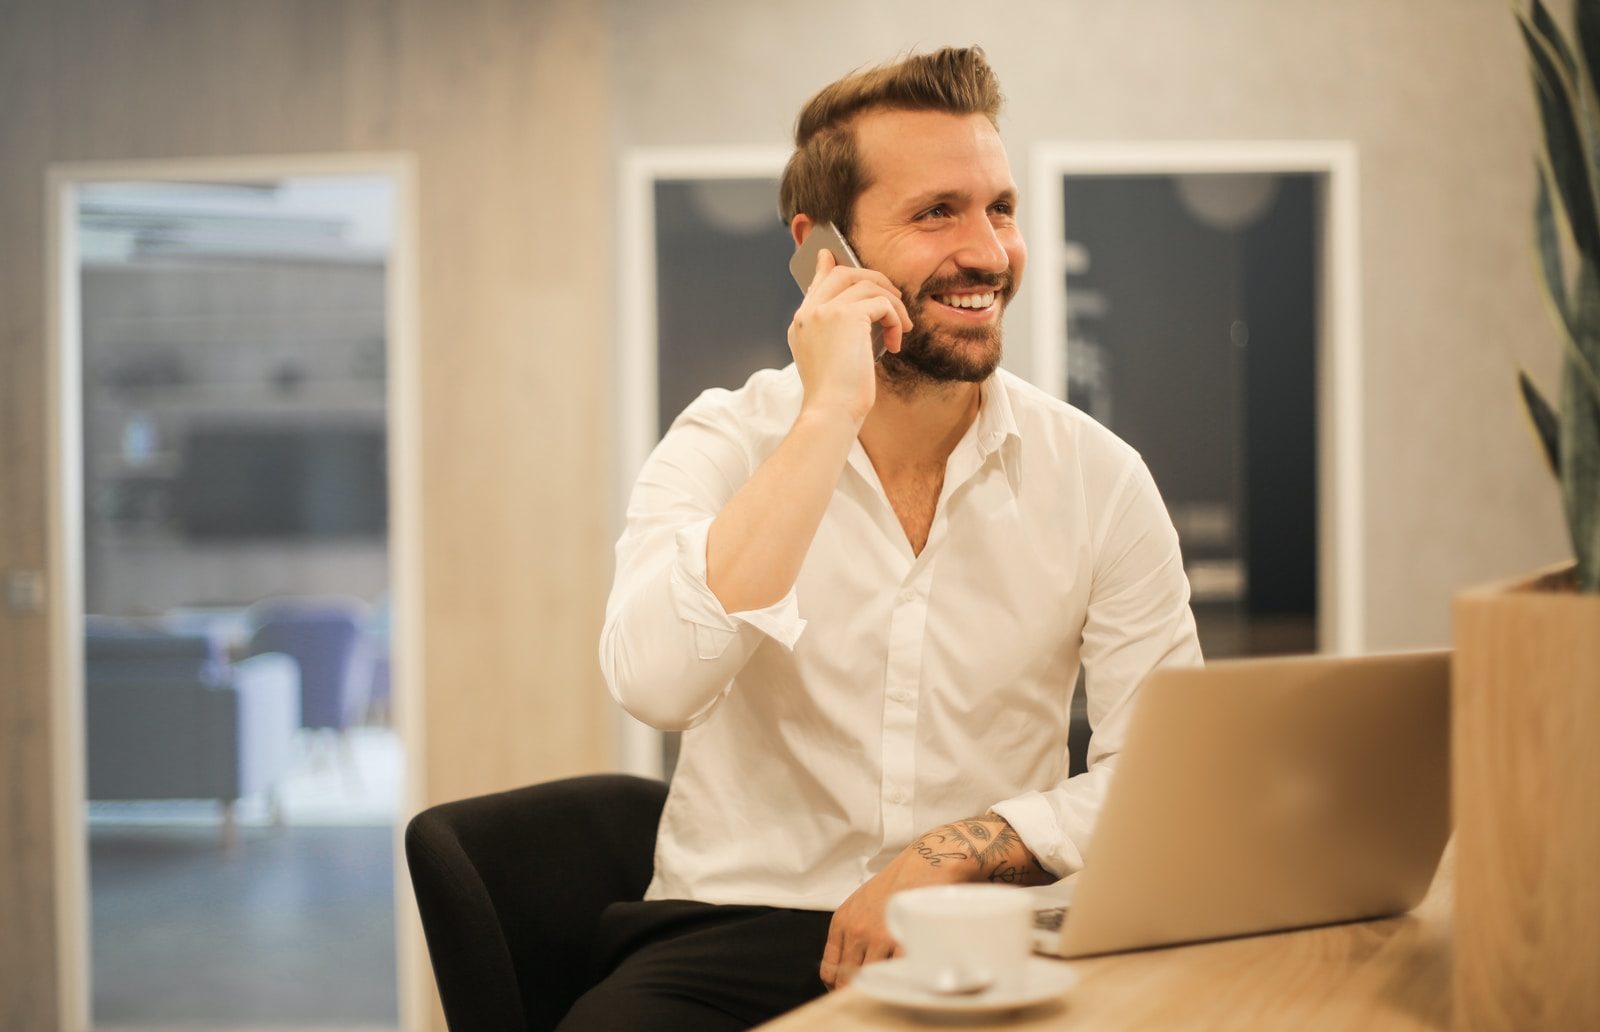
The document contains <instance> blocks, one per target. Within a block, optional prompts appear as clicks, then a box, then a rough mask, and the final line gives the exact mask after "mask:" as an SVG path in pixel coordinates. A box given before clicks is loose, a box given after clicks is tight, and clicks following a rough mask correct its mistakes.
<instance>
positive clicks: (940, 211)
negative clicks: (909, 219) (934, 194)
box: [917, 204, 950, 219]
mask: <svg viewBox="0 0 1600 1032" xmlns="http://www.w3.org/2000/svg"><path fill="white" fill-rule="evenodd" d="M949 214H950V206H949V205H947V204H935V205H934V206H933V207H931V208H929V209H928V210H927V211H925V212H923V213H922V214H921V215H919V216H917V217H918V218H921V219H942V218H945V217H946V216H948V215H949Z"/></svg>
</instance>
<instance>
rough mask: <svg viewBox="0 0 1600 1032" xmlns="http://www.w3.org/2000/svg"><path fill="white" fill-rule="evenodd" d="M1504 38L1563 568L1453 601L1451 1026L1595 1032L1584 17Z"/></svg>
mask: <svg viewBox="0 0 1600 1032" xmlns="http://www.w3.org/2000/svg"><path fill="white" fill-rule="evenodd" d="M1517 24H1518V28H1519V30H1520V32H1521V34H1522V39H1523V42H1524V44H1525V45H1526V49H1527V53H1528V58H1529V68H1530V72H1531V75H1532V79H1533V85H1534V95H1535V99H1536V101H1537V104H1538V109H1539V116H1540V120H1541V122H1542V125H1543V128H1544V148H1543V152H1542V154H1541V155H1540V161H1539V163H1538V188H1537V192H1536V198H1535V204H1534V237H1535V241H1536V251H1537V256H1538V260H1539V265H1540V270H1541V273H1542V276H1541V281H1542V283H1543V286H1544V288H1545V295H1546V297H1547V299H1548V301H1549V303H1550V308H1551V311H1552V314H1553V316H1554V319H1555V322H1556V328H1557V332H1558V335H1559V337H1560V339H1561V348H1562V356H1561V385H1560V394H1559V396H1558V402H1559V403H1558V404H1557V405H1554V406H1553V405H1551V404H1550V403H1549V402H1547V401H1546V400H1545V398H1544V396H1543V395H1542V394H1541V393H1540V392H1539V390H1538V389H1537V388H1536V387H1535V386H1534V384H1533V382H1532V380H1531V379H1529V377H1528V376H1527V374H1526V373H1519V376H1518V383H1519V386H1520V388H1521V393H1522V399H1523V403H1524V405H1525V406H1526V408H1527V412H1528V415H1529V417H1530V419H1531V422H1532V424H1533V426H1534V429H1535V431H1536V433H1537V437H1538V440H1539V443H1540V446H1541V447H1542V449H1543V452H1544V456H1545V458H1546V459H1547V460H1548V462H1549V464H1550V468H1551V469H1552V470H1553V471H1554V473H1555V475H1556V479H1557V480H1558V481H1559V483H1560V490H1561V499H1562V507H1563V510H1564V512H1565V515H1566V522H1567V528H1568V531H1569V532H1570V534H1571V537H1572V547H1573V552H1574V554H1575V561H1574V562H1572V563H1564V564H1562V565H1560V566H1558V567H1553V568H1551V569H1548V570H1543V571H1540V572H1538V573H1536V574H1534V575H1531V576H1528V577H1524V578H1521V579H1519V580H1516V581H1511V582H1508V583H1504V584H1498V585H1492V586H1489V587H1486V588H1481V589H1476V590H1471V591H1466V592H1463V593H1461V594H1459V595H1457V597H1456V599H1455V604H1454V621H1453V622H1454V637H1455V647H1456V655H1455V673H1454V699H1453V703H1454V704H1453V709H1452V721H1453V725H1454V726H1453V735H1452V746H1453V752H1454V772H1453V793H1454V800H1455V810H1456V814H1455V816H1456V876H1455V877H1456V883H1455V884H1456V913H1455V955H1454V962H1455V970H1454V993H1453V996H1454V1019H1455V1025H1456V1027H1457V1028H1460V1029H1474V1030H1476V1029H1507V1030H1510V1029H1516V1030H1524V1029H1579V1028H1591V1029H1600V96H1597V93H1596V88H1595V78H1594V72H1595V70H1596V69H1600V0H1577V11H1576V19H1575V24H1576V30H1577V31H1576V36H1577V40H1578V49H1577V50H1576V51H1575V50H1574V49H1573V47H1572V46H1571V45H1570V43H1569V42H1568V39H1567V37H1566V35H1565V34H1564V33H1563V32H1562V30H1561V28H1560V27H1559V26H1558V25H1557V24H1556V22H1555V20H1554V18H1552V17H1551V15H1550V12H1549V10H1548V9H1547V8H1546V7H1545V6H1544V4H1543V3H1542V0H1532V6H1531V7H1530V8H1529V9H1528V10H1527V11H1518V12H1517ZM1563 233H1564V234H1565V236H1566V237H1567V238H1568V239H1570V241H1571V247H1572V250H1573V251H1574V252H1575V253H1576V256H1577V269H1576V275H1574V276H1572V277H1571V278H1570V279H1569V277H1568V274H1567V272H1566V271H1565V268H1564V262H1563V259H1562V254H1563V243H1562V239H1561V238H1562V235H1563Z"/></svg>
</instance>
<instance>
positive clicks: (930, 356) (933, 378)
mask: <svg viewBox="0 0 1600 1032" xmlns="http://www.w3.org/2000/svg"><path fill="white" fill-rule="evenodd" d="M973 287H987V288H990V289H992V290H994V292H995V299H994V303H995V304H996V305H1004V304H1005V303H1006V302H1007V301H1009V300H1010V298H1011V294H1012V292H1013V290H1014V287H1015V285H1014V282H1013V280H1012V277H1011V274H1010V273H1009V272H1003V273H997V272H989V273H984V272H976V271H973V270H968V271H967V272H964V273H962V274H960V275H958V276H949V277H946V278H944V279H941V280H929V281H928V282H926V283H924V284H923V285H922V288H921V289H920V290H919V291H918V292H917V295H916V297H915V298H913V297H912V296H911V295H910V293H909V292H908V291H907V290H906V289H905V288H904V287H902V288H900V296H901V298H902V300H904V302H905V306H906V311H907V312H908V313H909V314H910V316H911V324H912V326H913V329H912V331H911V332H910V333H908V334H906V335H905V336H904V337H902V338H901V339H900V351H899V352H898V353H894V352H885V353H884V356H883V358H882V359H880V360H879V363H878V365H879V367H880V369H881V370H882V379H883V381H884V385H885V386H886V387H888V388H889V389H890V390H893V391H895V392H896V393H899V394H909V393H914V392H916V391H919V390H921V389H924V388H928V387H937V386H944V385H949V384H955V383H980V382H982V381H984V380H987V379H988V378H989V376H990V375H991V374H992V373H993V372H994V371H995V369H996V368H998V367H999V365H1000V356H1001V354H1002V352H1003V343H1002V341H1001V335H1000V321H999V320H998V319H996V320H995V321H994V322H992V323H989V324H987V325H984V326H955V327H952V326H934V325H933V321H934V320H933V318H932V315H931V312H932V309H933V307H934V306H935V305H938V304H939V302H937V301H935V300H933V295H935V294H943V293H947V292H949V291H954V290H963V289H971V288H973ZM1002 311H1003V309H1002Z"/></svg>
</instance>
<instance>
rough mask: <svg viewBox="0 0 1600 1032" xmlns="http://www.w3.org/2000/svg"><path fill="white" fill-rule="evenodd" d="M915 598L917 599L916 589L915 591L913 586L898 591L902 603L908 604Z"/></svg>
mask: <svg viewBox="0 0 1600 1032" xmlns="http://www.w3.org/2000/svg"><path fill="white" fill-rule="evenodd" d="M916 600H917V591H916V589H915V588H905V589H904V590H902V591H901V592H900V602H901V603H902V604H903V605H910V604H911V603H912V602H915V601H916Z"/></svg>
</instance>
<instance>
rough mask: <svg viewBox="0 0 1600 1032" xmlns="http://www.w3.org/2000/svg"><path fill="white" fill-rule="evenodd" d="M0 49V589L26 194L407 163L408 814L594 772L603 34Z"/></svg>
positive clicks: (30, 281) (30, 407)
mask: <svg viewBox="0 0 1600 1032" xmlns="http://www.w3.org/2000/svg"><path fill="white" fill-rule="evenodd" d="M0 24H3V28H0V97H3V98H4V101H3V102H0V146H3V148H4V151H3V155H0V162H3V163H0V268H3V270H4V271H3V274H0V407H3V411H0V478H3V479H0V569H13V568H16V569H36V570H37V569H44V568H45V563H46V554H47V539H46V527H45V511H46V490H47V489H46V469H47V465H46V459H47V457H46V452H45V440H44V436H45V435H44V428H45V404H44V398H43V396H42V391H43V386H44V383H45V358H46V342H45V339H44V333H45V301H44V298H45V285H44V282H43V268H44V247H45V238H44V225H45V224H44V212H43V208H42V202H43V199H44V189H45V167H46V165H47V164H49V163H51V162H58V161H92V160H109V159H118V160H125V159H153V158H178V157H201V156H212V155H249V154H294V153H308V152H327V151H333V152H339V151H409V152H414V153H415V154H416V155H417V165H418V173H419V180H420V212H419V230H420V237H421V239H420V267H419V279H420V298H419V309H420V315H421V327H420V329H421V333H420V337H421V392H422V413H421V420H422V425H421V434H420V439H421V441H422V456H421V458H422V477H423V489H424V493H425V502H424V505H423V512H422V519H423V528H424V535H425V542H424V557H423V558H424V563H425V570H424V575H425V578H426V593H425V596H424V597H423V598H422V599H421V600H420V603H421V605H422V608H423V617H424V620H425V623H426V629H427V637H426V647H427V659H426V669H425V680H426V690H427V701H426V707H427V710H426V714H427V730H426V734H427V756H426V764H427V797H428V799H429V800H431V801H437V800H443V799H449V798H454V797H459V796H464V795H468V794H472V793H475V792H480V791H485V790H489V789H495V788H500V787H506V786H510V785H515V784H521V783H526V782H532V781H537V780H542V779H545V778H549V777H554V776H559V775H564V774H571V773H579V772H585V771H591V770H596V769H601V768H603V767H605V766H607V765H608V764H609V762H610V758H611V735H612V731H611V728H612V722H611V721H612V718H611V715H610V710H609V703H608V702H607V701H606V699H605V695H604V691H603V688H602V687H601V684H600V679H599V673H598V669H597V665H596V662H595V658H594V656H595V645H594V642H595V640H596V638H597V636H598V633H599V619H600V613H601V609H602V606H603V603H604V591H605V579H606V576H607V573H608V570H609V552H608V550H609V542H608V541H607V540H606V539H605V538H606V532H607V528H609V525H610V519H609V517H610V509H609V500H608V498H607V496H606V492H607V490H608V488H609V484H610V480H609V477H608V462H609V458H608V457H609V454H610V439H609V435H610V426H611V419H610V413H609V411H608V409H607V406H606V399H607V397H608V385H609V383H610V379H611V375H612V374H611V368H610V364H611V363H610V357H609V356H610V332H611V330H610V322H609V320H610V308H609V306H608V305H607V304H606V303H605V302H604V298H605V294H606V288H607V285H608V283H609V276H610V257H609V249H610V248H609V245H610V241H611V239H612V233H611V229H610V222H609V220H610V217H611V216H610V189H609V186H608V181H609V177H610V174H611V171H610V162H609V155H608V152H607V150H606V149H605V142H604V141H605V136H604V130H603V126H604V125H605V123H606V120H607V106H606V83H605V80H604V75H603V67H604V66H603V58H602V50H603V47H604V23H603V20H602V13H601V11H600V10H599V9H597V8H596V7H594V6H593V5H591V4H587V3H583V2H581V0H571V2H563V0H540V2H536V3H534V2H515V0H505V2H493V0H464V2H451V3H424V2H417V3H388V2H372V3H356V2H333V3H330V2H324V0H305V2H285V0H271V2H263V3H238V4H232V3H230V4H209V3H202V2H182V3H171V2H168V3H160V2H155V0H130V2H126V3H118V4H100V3H83V2H73V3H57V2H53V0H37V2H27V3H21V4H17V3H10V4H7V5H6V10H5V14H4V16H3V23H0ZM400 604H402V605H404V604H405V600H400ZM47 657H48V649H47V635H46V626H45V621H44V620H43V619H41V618H39V617H33V616H24V615H18V614H13V613H10V612H4V613H0V1029H4V1030H7V1032H9V1030H19V1032H20V1030H36V1029H37V1030H43V1029H48V1028H52V1027H54V1022H55V993H56V986H55V978H54V970H53V968H54V964H53V961H54V955H55V954H54V943H55V927H54V923H53V922H54V917H53V904H54V892H55V888H56V886H55V884H54V880H53V868H54V861H53V857H52V851H51V840H50V834H51V831H50V829H51V825H50V817H49V812H48V806H49V801H50V783H51V778H50V763H49V755H48V744H49V699H48V677H49V670H48V669H47Z"/></svg>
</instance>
